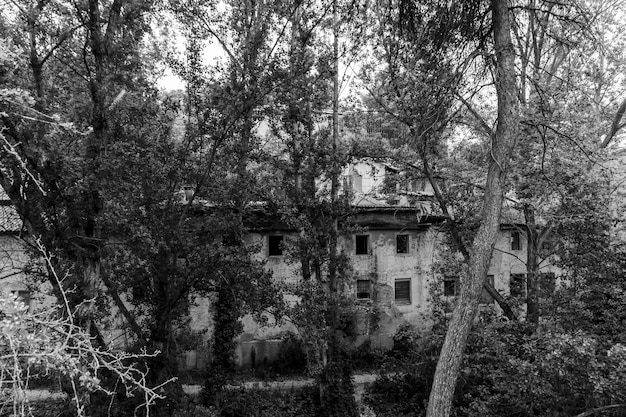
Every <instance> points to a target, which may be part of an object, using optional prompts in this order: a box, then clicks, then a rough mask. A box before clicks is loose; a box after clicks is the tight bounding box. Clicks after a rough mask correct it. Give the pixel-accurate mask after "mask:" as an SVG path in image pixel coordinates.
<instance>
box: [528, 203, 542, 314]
mask: <svg viewBox="0 0 626 417" xmlns="http://www.w3.org/2000/svg"><path fill="white" fill-rule="evenodd" d="M524 217H525V218H526V245H527V247H526V321H527V322H528V323H533V324H538V323H539V297H538V295H539V294H538V293H539V291H538V290H539V233H538V231H537V222H536V220H535V208H534V207H533V206H532V205H530V204H527V205H526V206H525V207H524Z"/></svg>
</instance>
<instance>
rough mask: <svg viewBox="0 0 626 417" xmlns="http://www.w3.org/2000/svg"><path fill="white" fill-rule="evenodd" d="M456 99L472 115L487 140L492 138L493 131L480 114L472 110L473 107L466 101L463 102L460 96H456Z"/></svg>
mask: <svg viewBox="0 0 626 417" xmlns="http://www.w3.org/2000/svg"><path fill="white" fill-rule="evenodd" d="M457 97H458V99H459V100H460V101H461V103H463V105H464V106H465V107H466V108H467V110H468V111H469V112H470V113H471V114H472V116H474V118H475V119H476V121H478V123H479V124H480V127H481V128H482V129H483V132H484V133H485V134H486V135H487V136H488V137H489V138H492V137H493V136H494V131H493V129H492V128H491V127H489V125H488V124H487V122H486V121H485V119H483V117H482V116H481V115H480V114H478V112H477V111H476V110H475V109H474V107H472V105H471V104H470V103H468V102H467V100H465V99H464V98H463V97H462V96H461V95H460V94H457Z"/></svg>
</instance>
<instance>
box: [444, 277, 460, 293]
mask: <svg viewBox="0 0 626 417" xmlns="http://www.w3.org/2000/svg"><path fill="white" fill-rule="evenodd" d="M458 281H459V280H458V278H457V277H444V279H443V295H444V296H446V297H454V296H456V295H457V292H458Z"/></svg>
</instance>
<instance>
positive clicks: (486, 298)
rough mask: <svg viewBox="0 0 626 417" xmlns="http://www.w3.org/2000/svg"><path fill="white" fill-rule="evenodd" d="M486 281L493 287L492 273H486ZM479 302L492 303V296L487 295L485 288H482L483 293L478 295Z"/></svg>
mask: <svg viewBox="0 0 626 417" xmlns="http://www.w3.org/2000/svg"><path fill="white" fill-rule="evenodd" d="M487 282H488V283H489V284H491V286H492V287H493V282H494V280H493V275H487ZM480 303H481V304H491V303H493V297H492V296H490V295H489V293H488V292H487V290H486V289H484V288H483V293H482V295H481V296H480Z"/></svg>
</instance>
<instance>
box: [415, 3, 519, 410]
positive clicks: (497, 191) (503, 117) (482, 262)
mask: <svg viewBox="0 0 626 417" xmlns="http://www.w3.org/2000/svg"><path fill="white" fill-rule="evenodd" d="M491 10H492V19H493V32H494V44H495V51H496V90H497V97H498V125H497V128H496V131H495V135H494V136H493V137H492V146H491V157H492V158H491V163H490V164H489V171H488V173H487V182H486V188H485V196H484V200H483V210H482V218H481V225H480V227H479V229H478V233H477V234H476V237H475V239H474V241H473V244H472V250H471V257H470V262H469V265H468V271H467V279H466V280H464V282H463V283H462V288H461V294H460V297H459V303H458V305H457V307H456V309H455V310H454V313H453V316H452V321H451V322H450V325H449V327H448V331H447V333H446V338H445V341H444V344H443V347H442V349H441V353H440V356H439V361H438V362H437V368H436V371H435V378H434V381H433V385H432V388H431V392H430V400H429V403H428V410H427V414H426V416H427V417H447V416H448V415H449V414H450V410H451V407H452V399H453V395H454V389H455V386H456V381H457V378H458V375H459V370H460V367H461V362H462V360H463V352H464V350H465V346H466V344H467V338H468V335H469V332H470V329H471V326H472V323H473V321H474V318H475V316H476V312H477V310H478V303H479V299H480V295H481V290H482V287H483V282H484V281H485V277H486V274H487V269H488V268H489V263H490V261H491V256H492V253H493V247H494V244H495V240H496V237H497V234H498V229H499V224H500V214H501V211H502V201H503V195H504V181H505V177H506V171H507V168H508V163H509V159H510V154H511V151H512V149H513V147H514V144H515V136H516V133H517V130H518V124H519V122H518V101H517V85H516V76H515V61H514V60H515V55H514V49H513V44H512V42H511V33H510V21H509V8H508V1H507V0H492V1H491Z"/></svg>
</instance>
